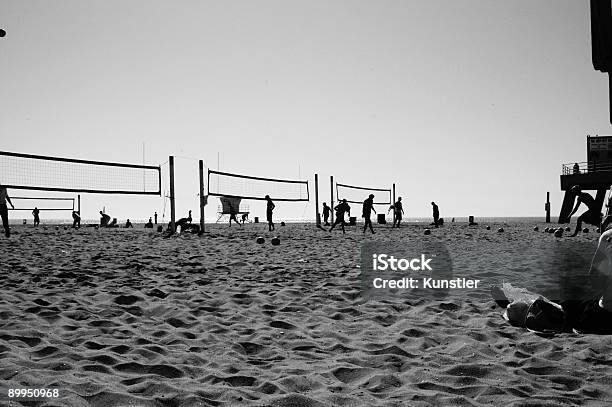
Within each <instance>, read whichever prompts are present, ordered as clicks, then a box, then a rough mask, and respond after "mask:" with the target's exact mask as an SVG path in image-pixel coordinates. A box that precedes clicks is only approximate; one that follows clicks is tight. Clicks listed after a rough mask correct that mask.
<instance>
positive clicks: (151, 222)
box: [144, 218, 153, 229]
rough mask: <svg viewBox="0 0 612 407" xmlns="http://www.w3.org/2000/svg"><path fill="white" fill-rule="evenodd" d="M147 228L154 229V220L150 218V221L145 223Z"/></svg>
mask: <svg viewBox="0 0 612 407" xmlns="http://www.w3.org/2000/svg"><path fill="white" fill-rule="evenodd" d="M144 227H145V229H153V220H152V219H151V218H149V221H148V222H147V223H145V225H144Z"/></svg>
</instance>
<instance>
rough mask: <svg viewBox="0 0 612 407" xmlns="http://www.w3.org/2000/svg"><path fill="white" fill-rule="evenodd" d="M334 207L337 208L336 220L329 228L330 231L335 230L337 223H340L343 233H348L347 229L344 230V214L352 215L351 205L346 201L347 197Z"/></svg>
mask: <svg viewBox="0 0 612 407" xmlns="http://www.w3.org/2000/svg"><path fill="white" fill-rule="evenodd" d="M334 209H335V210H336V220H335V221H334V224H333V225H332V227H331V228H330V229H329V231H330V232H331V231H332V230H334V228H335V227H336V225H338V224H339V225H340V226H341V227H342V233H346V231H345V230H344V214H345V213H348V214H349V216H351V207H350V206H349V204H348V203H347V202H346V199H343V200H342V202H340V203H339V204H338V205H336V207H335V208H334Z"/></svg>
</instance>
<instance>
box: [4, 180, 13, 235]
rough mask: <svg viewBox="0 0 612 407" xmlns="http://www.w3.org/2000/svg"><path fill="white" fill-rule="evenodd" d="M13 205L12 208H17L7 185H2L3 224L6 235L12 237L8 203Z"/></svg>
mask: <svg viewBox="0 0 612 407" xmlns="http://www.w3.org/2000/svg"><path fill="white" fill-rule="evenodd" d="M7 202H8V203H9V204H10V205H11V208H13V209H15V206H14V205H13V203H12V202H11V197H10V196H9V195H8V192H7V190H6V187H5V186H3V185H0V217H2V226H3V227H4V235H5V236H6V237H11V228H10V227H9V220H8V206H6V203H7Z"/></svg>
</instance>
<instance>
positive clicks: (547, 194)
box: [544, 192, 550, 223]
mask: <svg viewBox="0 0 612 407" xmlns="http://www.w3.org/2000/svg"><path fill="white" fill-rule="evenodd" d="M544 209H545V210H546V223H550V192H547V193H546V205H544Z"/></svg>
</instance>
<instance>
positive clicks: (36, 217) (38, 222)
mask: <svg viewBox="0 0 612 407" xmlns="http://www.w3.org/2000/svg"><path fill="white" fill-rule="evenodd" d="M39 213H40V209H38V207H36V206H35V207H34V210H33V211H32V216H34V226H35V227H36V226H38V225H40V217H39V216H38V214H39Z"/></svg>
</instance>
